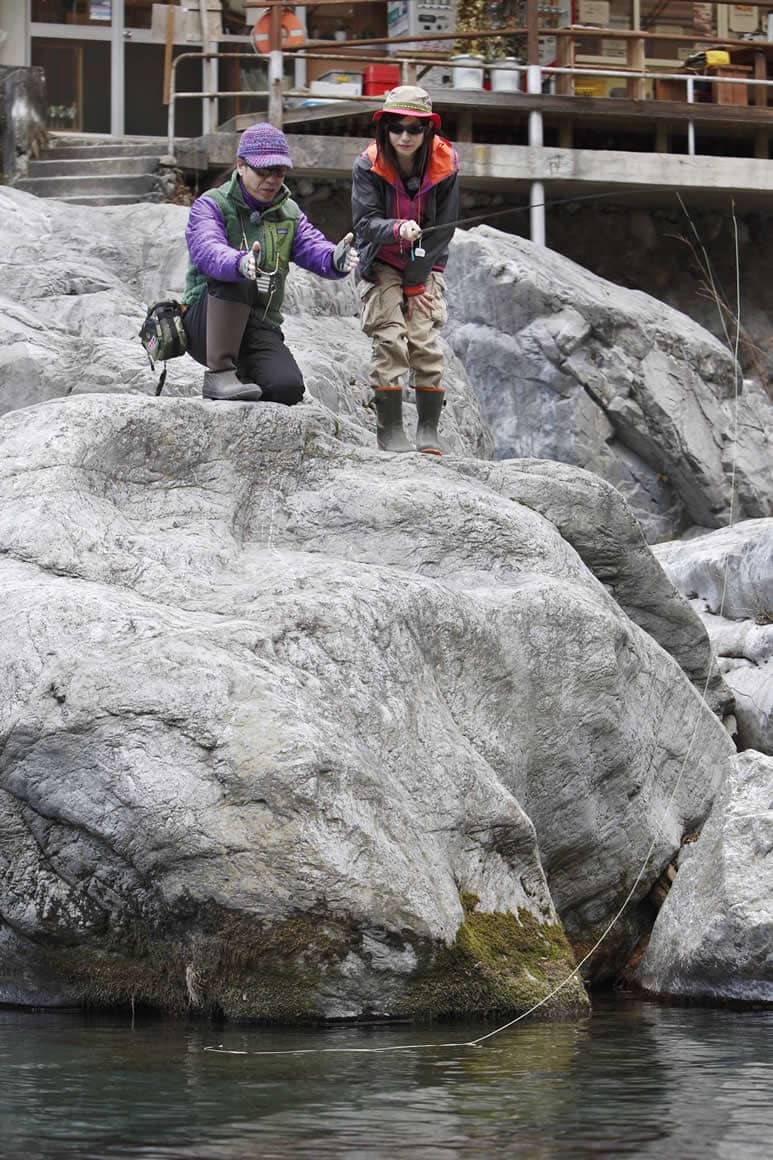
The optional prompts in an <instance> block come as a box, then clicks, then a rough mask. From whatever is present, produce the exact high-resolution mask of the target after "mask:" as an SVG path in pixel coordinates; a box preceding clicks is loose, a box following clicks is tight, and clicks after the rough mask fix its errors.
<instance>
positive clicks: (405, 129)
mask: <svg viewBox="0 0 773 1160" xmlns="http://www.w3.org/2000/svg"><path fill="white" fill-rule="evenodd" d="M387 128H388V129H389V132H390V133H394V135H395V137H399V136H400V135H401V134H402V133H407V134H408V136H409V137H418V136H420V134H422V133H426V131H427V128H428V126H427V125H401V124H400V122H399V121H392V122H391V123H390V124H389V125H387Z"/></svg>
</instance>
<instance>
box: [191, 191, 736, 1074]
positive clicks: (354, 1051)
mask: <svg viewBox="0 0 773 1160" xmlns="http://www.w3.org/2000/svg"><path fill="white" fill-rule="evenodd" d="M599 196H611V195H599ZM677 196H679V194H677ZM569 200H587V199H585V198H582V199H579V198H578V199H574V198H572V199H569ZM679 200H680V202H681V197H679ZM546 204H547V203H546ZM552 204H554V205H555V204H558V203H556V202H554V203H552ZM682 207H683V208H684V203H682ZM508 212H509V211H508ZM686 212H687V211H686V210H685V213H686ZM687 216H688V219H689V214H688V215H687ZM731 216H732V221H733V237H734V249H735V264H736V286H735V289H736V318H735V322H736V333H735V343H734V346H733V348H732V353H733V354H734V356H735V363H734V370H733V418H732V424H731V428H732V445H733V461H732V469H731V475H730V523H729V524H728V527H731V528H732V527H733V526H734V523H735V490H736V464H737V454H738V397H739V378H740V375H741V369H740V367H739V366H738V353H739V345H740V333H741V283H740V254H739V245H738V222H737V219H736V213H735V201H734V200H733V201H731ZM457 224H458V223H457ZM690 224H691V225H692V227H693V230H694V231H695V226H694V225H693V223H692V221H691V222H690ZM433 228H439V227H433ZM425 232H429V231H425ZM695 233H696V237H697V231H695ZM698 241H699V244H700V245H701V246H702V242H701V241H700V238H698ZM704 253H705V250H704ZM706 262H707V264H708V268H709V271H710V264H709V263H708V255H707V254H706ZM710 277H711V278H712V283H713V275H711V273H710ZM729 565H730V560H729V556H728V557H727V558H726V560H725V569H724V576H723V582H722V596H721V600H720V605H719V613H718V614H719V615H720V616H721V615H722V613H723V609H724V606H725V597H726V594H727V577H728V571H729ZM715 665H716V660H715V658H714V654H713V650H712V651H711V652H710V654H709V664H708V668H707V672H706V681H705V683H704V686H703V691H702V692H701V693H700V703H701V706H702V707H705V704H706V693H707V692H708V687H709V681H710V680H711V676H712V673H713V671H714V667H715ZM696 692H697V690H696ZM699 726H700V716H699V715H698V714H697V713H696V716H695V723H694V725H693V730H692V734H691V736H690V742H689V745H688V746H687V750H686V752H685V755H684V757H683V759H682V763H681V766H680V769H679V773H678V774H677V777H676V781H675V782H674V785H673V787H672V789H671V792H670V794H669V796H668V798H667V800H666V803H665V807H664V809H663V819H664V820H665V818H666V817H667V815H668V811H669V809H670V808H671V805H672V803H673V801H674V798H675V797H676V794H677V792H678V790H679V786H680V785H681V783H682V778H683V776H684V771H685V769H686V768H687V762H688V761H689V759H690V756H691V754H692V749H693V746H694V744H695V739H696V737H697V735H698V728H699ZM653 760H654V753H653V755H652V757H651V758H650V766H651V765H652V761H653ZM648 772H649V771H648ZM663 832H664V826H663V824H662V823H661V825H660V826H659V827H658V828H657V830H656V832H655V835H654V837H653V839H652V841H651V842H650V844H649V847H648V849H647V853H646V854H645V856H644V861H643V862H642V864H641V868H640V870H639V872H638V874H637V875H636V878H635V879H634V881H633V884H632V886H631V887H630V889H629V891H628V893H627V894H626V896H625V898H624V900H623V902H622V904H621V905H620V907H619V908H618V910H617V911H616V913H615V914H614V915H613V917H612V918H611V920H610V921H609V923H608V924H607V926H606V927H605V928H604V930H603V932H602V933H601V935H600V936H599V937H598V939H597V940H596V942H595V943H594V944H593V946H592V947H591V948H590V950H589V951H587V952H586V954H585V955H583V957H582V958H581V959H580V961H579V962H578V963H577V965H576V966H575V967H574V969H573V970H571V971H570V972H569V974H568V975H567V976H566V977H565V978H564V979H562V980H561V982H560V983H558V984H557V986H555V987H554V988H553V990H552V991H549V992H548V994H547V995H544V996H543V998H542V999H540V1000H539V1001H538V1002H536V1003H533V1004H532V1006H531V1007H529V1008H527V1010H526V1011H522V1012H521V1014H520V1015H516V1017H515V1018H514V1019H509V1020H508V1021H507V1022H506V1023H502V1024H500V1025H499V1026H498V1027H495V1028H494V1029H493V1030H492V1031H488V1032H486V1034H485V1035H479V1036H478V1037H477V1038H476V1039H469V1040H463V1041H461V1042H456V1041H453V1042H443V1043H402V1044H390V1045H388V1046H386V1047H297V1048H284V1049H275V1050H272V1049H270V1048H268V1049H265V1050H261V1051H249V1050H246V1049H237V1048H226V1047H223V1045H222V1044H219V1045H218V1046H216V1047H214V1046H212V1047H204V1048H202V1051H207V1052H210V1053H212V1054H215V1055H255V1056H267V1055H274V1056H279V1055H285V1056H289V1055H380V1054H384V1053H386V1052H395V1051H430V1050H435V1049H436V1050H447V1049H448V1048H459V1047H474V1048H479V1047H480V1046H481V1044H482V1043H485V1042H486V1040H488V1039H493V1038H494V1036H495V1035H501V1034H502V1032H503V1031H507V1030H508V1029H509V1028H510V1027H514V1026H515V1025H516V1024H517V1023H521V1022H522V1021H523V1020H524V1019H527V1018H528V1017H529V1016H530V1015H533V1014H534V1012H535V1011H538V1010H539V1009H540V1008H541V1007H544V1006H545V1004H546V1003H549V1002H550V1000H551V999H552V998H553V997H554V996H555V995H557V994H559V992H560V991H562V990H563V989H564V987H566V986H568V985H569V983H570V982H571V981H572V980H573V979H574V978H576V976H577V975H578V974H579V973H580V971H581V970H582V968H583V966H584V965H585V963H587V961H588V960H589V959H590V958H591V957H592V956H593V955H594V954H595V953H596V951H597V950H598V949H599V947H600V946H601V944H602V943H603V942H604V940H605V939H606V938H607V936H608V935H609V933H610V931H611V930H612V929H613V927H614V926H615V924H616V923H617V922H618V921H619V919H620V917H621V916H622V914H623V912H624V911H625V909H626V907H627V906H628V903H629V902H630V901H631V899H632V898H633V896H634V893H635V892H636V888H637V886H638V885H639V883H640V882H641V880H642V878H643V877H644V874H645V872H646V870H647V866H648V865H649V860H650V858H651V857H652V854H653V851H654V849H655V846H656V845H657V842H658V840H659V839H660V837H661V835H662V833H663Z"/></svg>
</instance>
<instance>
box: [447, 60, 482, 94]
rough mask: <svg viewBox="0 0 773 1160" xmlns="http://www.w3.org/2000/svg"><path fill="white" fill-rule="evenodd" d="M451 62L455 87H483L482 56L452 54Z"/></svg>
mask: <svg viewBox="0 0 773 1160" xmlns="http://www.w3.org/2000/svg"><path fill="white" fill-rule="evenodd" d="M451 64H452V65H453V76H454V88H455V89H482V88H483V57H482V56H452V57H451Z"/></svg>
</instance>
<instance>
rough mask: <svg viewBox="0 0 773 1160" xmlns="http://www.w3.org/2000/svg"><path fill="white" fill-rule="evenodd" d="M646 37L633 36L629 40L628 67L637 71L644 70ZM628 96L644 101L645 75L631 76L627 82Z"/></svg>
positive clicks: (633, 99)
mask: <svg viewBox="0 0 773 1160" xmlns="http://www.w3.org/2000/svg"><path fill="white" fill-rule="evenodd" d="M644 45H645V41H644V37H639V36H636V37H631V39H630V40H629V41H628V62H627V63H628V67H629V68H630V69H633V70H634V71H635V72H639V73H641V72H644V66H645V47H644ZM627 88H628V96H629V97H630V98H631V100H632V101H643V100H644V96H645V91H646V81H645V80H644V77H641V76H639V77H631V79H630V80H629V81H628V82H627Z"/></svg>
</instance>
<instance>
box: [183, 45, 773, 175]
mask: <svg viewBox="0 0 773 1160" xmlns="http://www.w3.org/2000/svg"><path fill="white" fill-rule="evenodd" d="M749 43H751V42H747V44H749ZM288 55H289V54H288ZM300 55H301V50H296V51H295V52H293V54H292V56H293V57H297V56H300ZM303 56H304V57H305V58H306V59H309V60H315V59H320V60H329V59H335V60H341V59H345V58H344V57H342V56H341V55H340V54H337V55H335V56H331V55H330V54H327V53H322V54H317V53H313V52H303ZM213 58H224V59H231V60H238V59H246V60H253V61H254V60H255V59H256V54H255V53H254V52H184V53H181V54H180V55H179V56H177V57H175V58H174V60H173V61H172V67H171V75H170V86H169V112H168V119H167V151H168V154H169V157H170V159H171V161H172V163H174V158H175V153H174V130H175V101H177V100H183V99H186V100H188V99H202V100H207V99H212V98H216V97H240V96H244V97H269V96H270V95H271V93H270V90H269V89H233V90H218V91H217V92H209V91H202V92H177V91H176V87H175V80H176V67H177V65H178V63H179V62H180V61H183V60H190V59H196V60H211V59H213ZM258 59H260V58H258ZM348 59H355V60H358V61H360V62H361V63H366V62H367V59H368V58H365V57H362V56H356V57H352V58H348ZM374 60H377V62H378V63H382V64H383V63H384V58H383V57H378V58H374ZM390 63H394V64H400V66H401V67H402V66H403V65H406V66H412V65H418V66H420V65H422V64H426V63H427V62H426V61H422V60H418V59H417V58H415V57H413V56H405V57H392V58H390ZM449 64H450V66H451V67H452V68H453V67H454V65H453V64H452V63H451V62H450V61H449ZM485 67H486V68H487V69H494V70H499V69H502V70H507V71H508V72H512V71H513V65H511V64H497V63H496V62H494V61H492V62H491V64H487V65H486V66H485ZM516 67H519V71H523V72H525V73H529V74H531V75H530V83H529V88H528V91H529V94H530V95H532V96H535V95H540V92H541V81H542V78H543V77H544V76H574V77H579V78H580V79H586V78H588V77H607V78H622V79H625V80H628V81H630V80H631V79H632V77H636V79H637V80H644V81H647V80H653V81H654V80H678V81H683V82H684V83H685V86H686V97H687V100H686V102H685V103H686V104H694V103H695V82H696V81H698V82H699V83H700V84H709V85H711V84H722V85H736V84H737V85H747V86H749V85H751V86H755V87H764V88H773V80H762V79H756V78H753V77H728V76H721V77H718V76H704V75H703V74H700V73H698V74H696V73H692V72H678V73H667V72H662V71H660V70H647V69H631V68H620V69H599V68H586V67H584V66H561V65H544V66H541V65H525V64H524V65H521V66H516ZM282 96H283V97H292V98H296V97H309V96H313V94H310V93H309V92H308V91H307V90H300V89H287V90H284V91H283V93H282ZM324 100H325V103H328V102H335V101H344V102H350V103H362V104H373V103H374V98H373V97H367V96H351V95H350V96H337V95H335V94H333V93H330V94H328V93H326V94H325V97H324ZM537 112H538V115H539V116H540V117H541V112H540V111H539V110H537ZM687 133H688V150H687V151H688V155H694V153H695V127H694V123H693V121H692V120H688V124H687ZM538 135H539V136H540V137H541V128H540V131H539V134H538ZM530 137H531V131H530ZM530 143H532V142H531V141H530ZM539 143H541V141H540V142H539Z"/></svg>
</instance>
